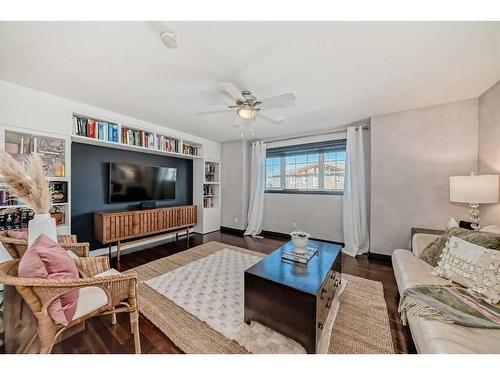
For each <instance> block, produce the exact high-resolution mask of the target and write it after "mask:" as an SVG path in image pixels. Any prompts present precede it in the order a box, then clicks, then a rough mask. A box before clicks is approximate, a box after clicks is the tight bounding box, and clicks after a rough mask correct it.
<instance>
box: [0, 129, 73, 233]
mask: <svg viewBox="0 0 500 375" xmlns="http://www.w3.org/2000/svg"><path fill="white" fill-rule="evenodd" d="M0 140H1V142H0V144H1V148H2V150H3V151H6V152H7V153H9V154H10V155H11V156H12V157H13V158H14V159H15V160H17V161H19V162H21V163H24V162H25V161H26V158H27V156H29V155H31V154H33V153H37V154H38V155H40V157H41V159H42V161H43V166H44V171H45V174H46V175H47V180H48V182H49V184H50V186H51V189H52V191H53V197H54V198H55V200H54V202H53V203H52V205H51V206H52V209H51V215H52V216H53V217H54V218H55V219H56V223H57V230H58V232H59V233H60V234H69V233H71V200H70V196H69V192H70V188H71V186H70V185H71V181H70V166H71V159H70V155H69V154H70V152H69V150H70V147H69V145H70V139H69V138H67V137H61V136H57V135H51V134H50V133H47V132H38V131H32V130H26V129H23V128H19V127H11V126H5V125H2V127H0ZM26 209H27V207H26V206H25V205H24V204H23V202H21V201H19V200H17V199H16V197H14V196H12V195H11V194H10V193H9V192H8V191H7V189H6V187H5V186H4V185H2V184H0V215H7V214H9V215H14V216H13V217H14V218H15V219H16V220H17V219H18V218H19V217H20V216H22V217H23V220H24V219H25V216H24V213H25V212H26V211H27V210H26ZM0 219H2V218H0ZM3 219H4V218H3ZM10 220H12V217H10V218H9V221H10ZM4 224H5V222H4ZM22 224H23V225H27V222H25V223H22ZM16 225H17V224H16ZM3 228H4V229H5V226H3ZM16 228H18V226H16V227H13V228H12V229H16Z"/></svg>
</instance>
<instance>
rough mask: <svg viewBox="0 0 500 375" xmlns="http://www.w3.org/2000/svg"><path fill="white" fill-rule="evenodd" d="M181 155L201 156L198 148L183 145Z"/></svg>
mask: <svg viewBox="0 0 500 375" xmlns="http://www.w3.org/2000/svg"><path fill="white" fill-rule="evenodd" d="M182 153H183V154H185V155H191V156H200V154H201V148H200V147H198V146H193V145H189V144H186V143H184V144H183V145H182Z"/></svg>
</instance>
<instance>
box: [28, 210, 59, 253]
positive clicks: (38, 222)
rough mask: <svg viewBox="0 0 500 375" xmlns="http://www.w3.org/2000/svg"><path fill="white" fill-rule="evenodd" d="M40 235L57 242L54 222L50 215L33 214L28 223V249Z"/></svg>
mask: <svg viewBox="0 0 500 375" xmlns="http://www.w3.org/2000/svg"><path fill="white" fill-rule="evenodd" d="M41 234H45V235H46V236H47V237H49V238H50V239H51V240H52V241H54V242H57V228H56V220H55V219H54V218H53V217H51V216H50V214H35V216H34V217H33V219H31V220H30V221H28V248H29V247H30V246H31V245H32V244H33V242H35V240H36V239H37V238H38V236H40V235H41Z"/></svg>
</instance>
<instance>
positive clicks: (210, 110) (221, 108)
mask: <svg viewBox="0 0 500 375" xmlns="http://www.w3.org/2000/svg"><path fill="white" fill-rule="evenodd" d="M229 111H234V109H232V108H229V107H228V106H227V105H215V106H213V107H202V108H198V110H197V111H196V113H197V114H199V115H201V114H206V113H216V112H229Z"/></svg>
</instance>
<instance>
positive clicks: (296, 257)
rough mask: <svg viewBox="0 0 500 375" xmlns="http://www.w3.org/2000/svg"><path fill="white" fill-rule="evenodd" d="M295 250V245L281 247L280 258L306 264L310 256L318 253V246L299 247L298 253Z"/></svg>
mask: <svg viewBox="0 0 500 375" xmlns="http://www.w3.org/2000/svg"><path fill="white" fill-rule="evenodd" d="M296 250H297V248H296V247H292V248H287V247H285V248H283V250H282V251H281V259H285V260H291V261H294V262H298V263H302V264H307V263H309V261H310V260H311V258H312V257H313V256H314V255H316V254H317V253H318V251H319V248H318V247H317V246H306V247H305V248H303V249H300V251H301V252H300V253H297V252H296Z"/></svg>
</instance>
